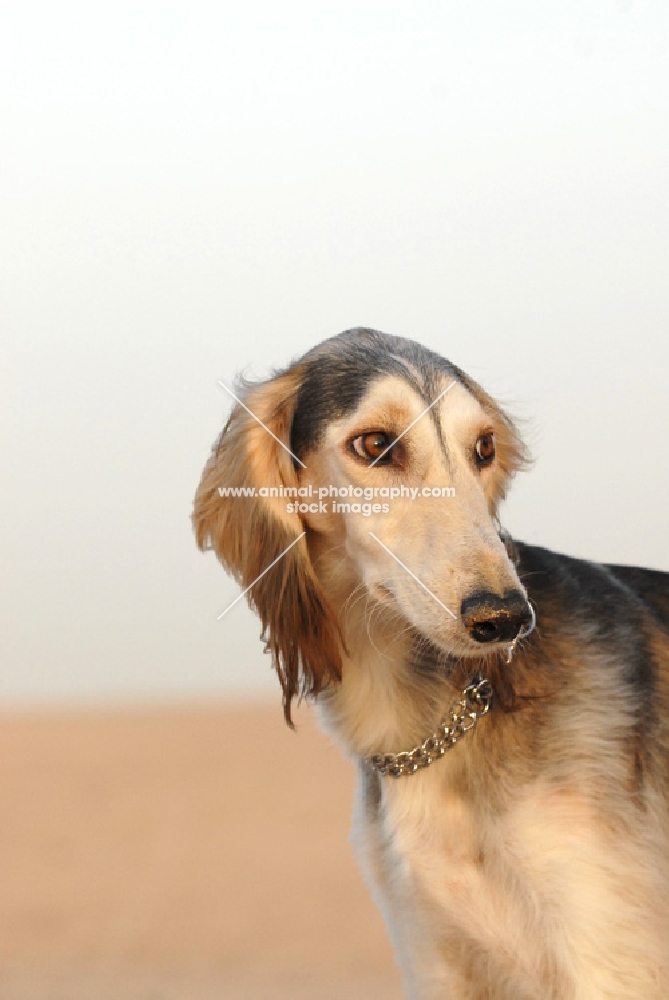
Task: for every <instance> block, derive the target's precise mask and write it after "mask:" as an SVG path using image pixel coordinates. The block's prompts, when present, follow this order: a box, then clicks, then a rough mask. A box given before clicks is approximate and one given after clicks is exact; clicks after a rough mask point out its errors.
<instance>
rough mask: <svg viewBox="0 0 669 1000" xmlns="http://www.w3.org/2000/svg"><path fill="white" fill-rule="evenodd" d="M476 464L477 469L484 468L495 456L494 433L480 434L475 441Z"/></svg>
mask: <svg viewBox="0 0 669 1000" xmlns="http://www.w3.org/2000/svg"><path fill="white" fill-rule="evenodd" d="M475 451H476V464H477V465H478V467H479V469H484V468H485V467H486V465H490V463H491V462H492V460H493V458H494V457H495V436H494V434H482V435H481V437H480V438H479V439H478V441H477V442H476V447H475Z"/></svg>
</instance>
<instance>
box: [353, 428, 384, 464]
mask: <svg viewBox="0 0 669 1000" xmlns="http://www.w3.org/2000/svg"><path fill="white" fill-rule="evenodd" d="M392 441H393V439H392V438H391V436H390V434H385V433H384V432H383V431H372V432H371V433H370V434H360V436H359V437H357V438H355V439H354V440H353V441H351V447H352V449H353V451H354V452H355V454H356V455H358V456H359V457H360V458H367V459H369V461H370V462H373V461H374V459H375V458H379V456H380V455H383V458H382V459H381V461H380V462H378V463H377V464H378V465H388V464H389V463H390V462H391V461H392V458H393V449H392V448H390V445H391V444H392ZM387 448H388V449H389V450H388V451H386V449H387ZM384 452H385V454H384Z"/></svg>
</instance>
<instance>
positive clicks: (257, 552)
mask: <svg viewBox="0 0 669 1000" xmlns="http://www.w3.org/2000/svg"><path fill="white" fill-rule="evenodd" d="M299 385H300V373H299V370H296V369H290V370H288V371H287V372H284V373H282V374H279V375H277V376H276V377H274V378H272V379H269V380H268V381H267V382H263V383H257V384H255V385H242V387H241V388H240V393H241V395H240V399H241V400H242V401H243V403H244V404H245V405H244V406H242V405H240V404H239V403H238V404H237V405H236V406H235V408H234V409H233V411H232V413H231V415H230V418H229V419H228V422H227V424H226V426H225V428H224V429H223V432H222V434H221V436H220V437H219V439H218V441H217V442H216V444H215V445H214V448H213V451H212V454H211V456H210V458H209V461H208V462H207V464H206V466H205V468H204V472H203V473H202V479H201V481H200V485H199V487H198V490H197V493H196V495H195V505H194V512H193V525H194V528H195V535H196V538H197V544H198V545H199V547H200V548H201V549H203V550H204V549H209V548H213V549H214V551H215V552H216V555H217V556H218V558H219V560H220V561H221V563H222V564H223V566H224V567H225V569H226V570H227V571H228V572H229V573H231V574H232V576H233V577H234V578H235V579H236V580H237V582H238V583H239V584H240V586H242V587H243V588H244V589H246V588H247V587H248V588H250V589H249V592H248V595H247V600H248V602H249V605H250V606H251V607H252V608H254V609H255V611H257V613H258V615H259V616H260V620H261V622H262V626H263V630H262V635H261V638H262V639H263V641H264V642H265V651H266V652H270V653H271V655H272V661H273V665H274V667H275V668H276V671H277V674H278V676H279V680H280V682H281V687H282V689H283V706H284V715H285V718H286V722H287V723H288V724H289V725H291V726H292V720H291V703H292V700H293V698H295V697H296V696H297V697H298V698H302V697H303V696H305V695H317V694H318V693H319V692H320V691H322V690H323V689H324V688H325V687H327V685H328V684H330V683H331V682H333V681H338V680H340V679H341V649H342V644H341V637H340V634H339V629H338V626H337V622H336V618H335V616H334V614H333V612H332V611H331V609H330V608H329V606H328V604H327V601H326V599H325V595H324V593H323V591H322V589H321V586H320V583H319V581H318V579H317V577H316V574H315V572H314V568H313V566H312V563H311V560H310V558H309V551H308V547H307V537H306V534H304V532H305V526H303V524H302V522H301V520H300V518H299V516H298V515H297V514H293V513H288V512H287V510H286V507H287V503H288V502H290V499H291V498H290V496H289V497H288V498H286V496H278V495H277V494H278V493H280V490H279V489H277V487H284V488H286V487H293V488H297V487H298V485H299V483H298V477H297V473H296V468H295V466H296V463H295V461H294V459H293V457H292V456H291V454H289V453H288V452H287V451H286V448H290V431H291V424H292V420H293V416H294V413H295V407H296V403H297V395H298V390H299ZM245 407H248V409H246V408H245ZM249 411H251V412H249ZM251 414H254V415H255V417H254V416H252V415H251ZM256 417H257V418H258V419H255V418H256ZM279 442H282V444H283V445H285V446H286V448H284V447H282V444H280V443H279ZM227 487H240V488H243V489H246V490H247V491H248V492H247V495H246V496H243V495H237V496H230V495H228V496H225V495H221V490H222V489H223V488H227ZM268 488H269V489H268ZM272 488H274V489H273V490H272ZM260 489H263V493H266V492H267V493H269V492H270V491H273V492H274V496H265V495H262V496H261V495H259V490H260ZM251 491H255V495H248V493H250V492H251ZM294 496H296V494H293V497H294ZM300 536H302V537H300ZM298 539H299V540H298ZM291 543H294V544H292V545H291ZM289 546H290V548H289ZM284 553H285V554H284ZM275 561H276V564H275V565H272V564H273V563H275ZM270 566H271V569H268V567H270ZM265 571H267V572H265ZM263 574H264V575H263Z"/></svg>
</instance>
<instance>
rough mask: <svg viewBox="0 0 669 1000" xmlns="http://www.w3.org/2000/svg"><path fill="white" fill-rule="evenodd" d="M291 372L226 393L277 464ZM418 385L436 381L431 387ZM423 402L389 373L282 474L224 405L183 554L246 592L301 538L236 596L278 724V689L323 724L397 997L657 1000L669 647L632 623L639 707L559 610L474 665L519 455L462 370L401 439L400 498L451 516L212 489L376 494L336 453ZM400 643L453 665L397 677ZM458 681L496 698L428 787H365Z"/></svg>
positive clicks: (664, 985)
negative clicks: (395, 974)
mask: <svg viewBox="0 0 669 1000" xmlns="http://www.w3.org/2000/svg"><path fill="white" fill-rule="evenodd" d="M460 374H461V373H460ZM303 375H304V370H303V368H302V367H301V366H300V364H298V365H296V366H294V367H293V368H292V369H289V371H288V372H287V373H284V374H283V375H280V376H277V377H276V378H275V379H273V380H270V381H269V382H268V383H265V384H263V385H260V386H258V387H254V388H251V389H247V391H246V393H245V396H244V401H245V402H246V404H247V405H248V406H249V407H250V408H251V409H252V410H253V412H255V413H256V414H257V415H258V416H259V417H260V419H261V420H263V422H264V423H266V424H267V425H268V426H269V427H270V428H271V429H272V430H273V431H274V433H275V434H277V436H278V437H280V439H281V440H282V441H283V442H284V443H285V444H287V445H288V446H290V426H291V420H292V417H293V414H294V410H295V406H296V400H297V393H298V391H299V386H300V382H301V379H302V378H303ZM437 382H438V385H439V386H441V387H444V386H445V385H446V384H447V376H445V375H443V376H442V375H440V376H439V377H438V378H437ZM424 406H425V403H424V400H423V399H421V398H420V397H419V396H418V395H417V394H416V392H415V391H414V390H413V389H412V387H411V385H409V384H408V383H407V382H406V381H405V380H403V378H402V377H400V376H398V375H394V374H392V373H391V374H384V375H383V376H382V377H379V378H375V379H374V380H372V381H371V382H370V385H369V388H368V390H367V391H366V392H364V393H363V395H362V396H361V398H360V399H359V401H358V403H357V405H356V406H355V408H354V409H353V411H352V412H349V413H347V414H345V415H344V416H341V417H340V418H339V419H336V420H333V421H331V422H330V423H329V424H328V426H327V427H326V429H325V431H324V433H323V435H322V438H321V439H320V440H319V441H318V443H317V445H316V446H315V447H314V448H313V449H312V450H311V451H310V452H309V453H308V454H304V455H302V456H300V457H301V458H302V459H303V460H304V463H305V465H306V469H301V468H297V467H296V464H295V463H294V462H293V461H292V460H291V458H290V456H289V455H288V454H286V452H285V451H284V450H283V449H282V448H280V447H279V446H278V445H277V444H276V442H275V441H273V439H272V438H271V437H270V436H269V435H268V434H267V433H266V431H265V430H263V428H262V427H260V426H259V425H258V424H257V423H256V422H255V421H254V420H253V418H252V417H250V416H249V415H248V414H247V413H246V412H245V411H244V410H243V409H241V408H240V407H236V408H235V409H234V410H233V413H232V416H231V417H230V420H229V422H228V424H227V426H226V428H225V430H224V432H223V434H222V435H221V438H220V439H219V441H218V443H217V445H216V446H215V448H214V451H213V454H212V456H211V458H210V460H209V462H208V464H207V466H206V468H205V471H204V474H203V477H202V482H201V484H200V487H199V489H198V493H197V496H196V502H195V515H194V523H195V528H196V533H197V540H198V544H199V545H200V546H201V547H206V546H207V545H208V544H209V543H210V542H211V544H212V545H213V547H214V549H215V551H216V553H217V555H218V557H219V559H220V560H221V561H222V563H223V564H224V566H225V567H226V568H227V569H228V570H229V571H230V572H231V573H233V574H234V575H235V577H236V579H237V580H238V581H239V583H240V584H241V585H242V586H244V587H247V586H249V585H250V584H251V583H252V581H253V580H254V579H255V578H256V577H257V576H258V575H259V574H260V573H261V572H262V570H263V569H264V567H266V566H267V565H268V564H269V563H270V562H271V561H272V560H273V559H274V558H275V557H276V556H277V555H278V554H279V553H280V552H281V551H282V549H284V548H285V547H286V545H288V544H289V543H290V541H291V540H292V539H294V538H296V537H297V536H298V535H299V533H300V532H301V531H303V530H304V531H306V535H305V537H304V538H303V539H302V540H301V541H300V542H299V543H298V545H296V546H295V547H294V548H293V549H291V551H290V553H288V555H287V556H286V557H285V558H284V559H283V560H281V561H280V562H279V563H278V564H277V566H276V567H275V568H274V569H273V570H272V571H271V572H270V573H269V574H267V576H266V577H264V578H263V580H261V581H260V583H258V584H257V587H256V588H252V590H251V592H250V595H249V596H250V600H251V602H252V604H253V605H254V606H255V607H256V609H257V610H258V612H259V614H260V617H261V620H262V623H263V629H264V635H265V638H266V641H267V644H268V646H269V648H270V649H271V651H272V653H273V655H274V660H275V664H276V667H277V670H278V673H279V677H280V679H281V683H282V687H283V691H284V705H285V710H286V717H287V718H290V702H291V699H292V698H293V697H294V696H295V695H299V694H310V695H313V696H316V695H318V699H317V701H318V705H319V707H320V711H321V716H322V720H323V724H324V725H325V726H326V727H327V728H328V729H329V730H330V731H331V732H332V733H333V734H334V736H335V737H336V739H337V740H338V741H339V743H340V744H341V746H342V748H343V749H344V751H345V752H346V753H347V754H348V755H349V756H351V757H352V759H353V760H354V761H355V762H356V763H357V766H358V769H359V773H360V785H359V795H358V799H357V803H356V810H355V819H354V843H355V846H356V849H357V852H358V855H359V857H360V860H361V863H362V866H363V870H364V871H365V873H366V876H367V878H368V880H369V882H370V887H371V889H372V891H373V893H374V895H375V898H376V899H377V901H378V903H379V905H380V907H381V909H382V911H383V913H384V916H385V918H386V921H387V924H388V928H389V932H390V935H391V938H392V940H393V943H394V945H395V948H396V952H397V956H398V960H399V961H400V964H401V966H402V969H403V972H404V975H405V982H406V990H407V996H408V997H410V998H413V1000H433V998H434V1000H436V998H440V1000H665V998H666V997H667V996H669V904H668V900H669V846H668V836H667V831H668V829H669V822H668V816H667V794H668V785H669V776H668V770H667V758H668V754H667V748H668V746H669V731H668V725H669V724H668V723H667V721H666V720H667V719H669V694H668V687H667V677H668V676H669V639H668V636H667V633H666V631H665V630H664V628H663V627H661V626H660V625H659V623H657V622H656V621H655V619H651V618H650V617H646V618H644V619H643V621H644V633H643V635H644V641H647V644H648V650H649V656H651V657H652V662H653V663H654V664H655V666H654V668H653V669H654V674H655V676H656V687H655V689H654V695H653V697H654V703H653V708H652V710H648V709H647V708H645V707H644V704H645V703H642V697H643V694H642V692H641V689H639V693H635V689H632V688H631V687H630V685H629V683H628V680H627V674H626V670H627V663H626V660H625V658H624V657H622V656H618V655H617V651H616V648H615V647H611V649H610V650H608V651H605V649H606V647H605V646H602V642H603V641H604V640H603V639H602V638H601V629H597V628H596V627H595V625H594V623H593V625H592V627H590V626H589V625H588V623H587V621H585V620H584V618H583V615H580V616H579V609H578V607H576V608H575V609H574V613H573V614H571V615H570V616H569V617H565V615H564V613H563V612H562V611H561V610H559V606H558V604H555V609H557V610H555V609H554V607H553V603H552V597H551V598H550V599H546V600H545V603H544V606H543V608H540V609H539V611H538V623H537V629H536V632H535V634H534V635H533V636H531V637H530V639H528V640H525V641H524V642H523V643H521V644H520V646H519V649H518V650H517V652H516V655H515V657H514V660H513V661H512V665H511V666H508V665H507V664H506V662H505V659H504V656H503V655H502V653H503V651H499V650H495V651H493V652H492V653H490V654H488V655H487V656H485V657H483V656H482V654H481V651H480V649H477V648H475V644H474V643H473V642H472V640H471V639H470V638H469V636H468V635H467V633H466V630H465V629H464V627H463V623H462V621H461V620H460V618H459V615H458V610H459V608H460V605H461V602H462V600H463V598H464V597H466V596H467V595H468V594H469V593H471V592H472V591H475V590H477V589H480V588H487V589H489V590H491V591H494V592H496V593H503V592H504V591H505V590H507V589H508V588H517V589H520V590H521V591H522V592H524V582H525V581H524V580H523V578H522V573H521V574H520V578H519V574H518V571H517V566H516V562H517V557H518V552H517V550H515V549H514V545H513V543H511V542H508V543H507V544H505V543H504V542H503V541H502V540H501V539H500V537H499V534H498V531H497V521H496V518H497V507H498V504H499V501H500V499H501V498H502V497H503V496H504V494H505V491H506V489H507V487H508V483H509V479H510V477H511V476H512V475H513V473H514V472H515V471H516V470H517V469H518V468H521V467H523V465H525V464H526V463H527V453H526V451H525V449H524V446H523V444H522V442H521V440H520V438H519V437H518V435H517V432H516V430H515V428H514V426H513V424H512V423H511V421H510V420H509V419H508V417H507V416H506V415H505V414H504V413H503V412H502V411H501V410H500V409H499V407H497V405H496V404H495V403H494V401H493V400H492V399H491V398H490V397H489V396H487V395H486V394H485V393H484V392H483V390H481V389H480V388H479V387H478V386H477V385H476V384H475V383H474V382H472V381H471V380H470V379H468V378H467V377H466V376H464V375H463V376H462V378H461V380H460V381H459V382H458V384H457V385H456V386H455V387H454V388H453V389H452V390H451V391H449V393H448V394H447V395H446V396H444V398H443V400H441V401H440V403H439V404H438V407H436V408H435V409H436V410H437V412H436V413H435V421H433V420H432V418H430V417H424V418H421V419H420V420H419V421H418V422H417V423H416V425H415V427H413V428H412V429H411V430H410V431H409V432H408V434H407V435H406V436H405V437H404V438H403V439H402V440H403V445H404V448H405V452H406V455H407V456H408V459H407V462H408V464H407V466H406V468H404V469H403V471H402V475H403V476H405V478H406V480H407V481H408V482H409V481H410V482H412V483H416V484H424V483H429V484H431V485H437V484H453V485H454V486H455V488H456V496H455V497H454V498H453V499H447V500H442V499H439V500H437V499H425V500H424V501H422V502H421V503H411V502H408V501H396V502H395V503H394V504H393V506H392V510H391V512H390V513H389V514H388V515H382V514H376V515H371V516H370V517H367V518H362V517H361V516H360V515H354V514H339V513H337V514H335V513H331V512H328V513H309V514H306V515H304V517H299V516H298V515H296V514H287V513H286V511H285V501H270V500H268V499H264V500H263V499H260V498H257V499H254V500H244V501H242V500H240V499H235V500H229V499H222V498H220V497H219V495H218V492H217V490H218V487H219V486H220V485H244V484H252V485H256V486H260V485H271V484H272V483H274V484H279V483H283V484H284V485H297V484H298V483H299V484H302V485H308V484H309V483H311V484H312V485H314V486H316V485H319V484H324V483H327V484H333V485H341V486H343V485H346V484H347V483H353V484H355V485H359V486H362V487H364V486H368V485H374V484H378V483H380V482H393V481H396V478H395V479H393V477H397V473H396V472H395V471H393V470H391V469H388V468H382V467H381V468H379V467H372V468H366V467H364V465H361V464H360V463H359V462H356V461H355V459H354V458H353V457H352V456H351V453H350V448H349V447H348V445H347V443H348V442H350V441H351V439H352V437H354V436H355V435H356V434H362V433H365V432H369V431H371V430H374V429H378V428H382V429H383V430H384V431H387V432H389V433H390V434H391V435H394V436H397V435H399V434H401V433H402V432H403V430H404V429H405V428H406V427H407V426H408V425H409V424H410V423H411V421H412V420H413V419H414V418H415V417H416V416H417V415H418V414H419V413H420V412H421V411H422V410H423V409H424ZM488 430H492V431H494V434H495V438H496V442H497V458H496V461H495V463H494V466H493V467H491V468H489V469H485V470H482V471H481V472H476V471H475V470H474V469H473V468H472V463H471V444H472V441H475V440H476V438H477V435H479V434H481V433H486V432H487V431H488ZM440 435H441V439H440ZM296 468H297V471H296ZM370 531H371V532H374V534H376V535H377V537H379V538H381V539H382V540H383V542H384V543H385V544H386V545H387V546H388V547H389V548H390V549H391V551H392V552H393V553H395V554H396V555H397V557H398V558H400V559H401V560H402V562H404V563H405V565H407V566H409V567H410V568H411V569H412V571H413V572H414V573H415V574H416V575H417V576H418V577H419V579H420V580H421V581H423V582H424V583H425V584H426V585H427V586H428V587H429V588H430V590H431V591H432V594H433V595H435V596H436V597H437V598H438V599H439V601H441V602H443V604H444V605H446V607H448V608H452V610H453V611H454V612H455V616H456V617H455V619H453V618H450V617H448V615H447V614H446V613H445V612H444V611H443V610H442V609H441V608H440V606H439V604H438V603H437V601H435V600H434V599H433V598H432V597H431V596H430V595H429V594H427V593H425V591H424V590H423V589H421V588H420V587H419V586H418V585H417V584H416V583H415V581H413V580H412V578H411V577H410V576H409V575H408V574H407V573H406V572H405V571H404V570H403V569H402V568H401V567H400V566H398V565H397V564H396V563H395V562H393V560H392V559H391V558H390V557H389V556H388V555H387V553H386V552H384V550H383V549H382V548H381V547H380V546H379V545H378V543H377V542H375V541H374V539H373V538H372V537H371V535H370ZM530 582H531V581H530V580H529V579H528V580H527V584H528V587H529V584H530ZM548 593H549V595H550V590H549V591H548ZM557 593H558V592H557V591H556V597H555V601H556V602H557V601H558V596H557ZM326 595H327V596H326ZM635 607H636V606H635ZM420 636H424V637H429V640H430V643H434V644H435V646H436V647H437V648H439V649H441V650H445V651H448V652H449V654H450V656H451V666H450V668H448V669H447V668H446V667H444V668H443V669H421V668H420V666H418V667H417V666H416V665H415V664H412V660H411V657H412V655H413V652H412V651H415V649H416V642H417V637H420ZM640 641H641V637H640ZM419 648H420V645H419ZM426 649H427V646H426ZM428 652H429V650H428ZM477 664H481V665H482V666H484V668H485V671H486V673H487V675H488V676H489V677H490V679H491V681H492V683H493V686H494V688H495V692H496V696H497V700H496V703H495V710H494V711H492V712H491V713H490V714H489V715H488V716H486V717H485V718H484V719H482V720H480V722H479V724H478V726H477V727H476V729H475V730H474V731H473V732H470V733H468V734H467V735H466V736H465V737H464V738H463V739H462V740H461V742H460V743H459V744H458V745H457V747H455V748H454V749H453V750H452V751H449V752H448V753H447V755H446V757H445V758H444V759H442V760H440V761H438V762H436V763H435V764H433V765H432V767H430V768H429V769H427V770H424V771H419V772H418V773H416V774H415V775H413V776H410V777H404V778H400V779H398V780H394V779H392V778H390V777H380V776H379V775H378V774H376V773H375V772H373V771H371V770H370V768H369V766H368V765H367V763H366V759H367V758H368V757H369V756H370V755H372V754H375V753H380V752H385V751H388V750H399V749H405V748H410V747H412V746H414V745H415V744H416V743H418V742H420V741H421V740H422V739H424V738H425V737H426V736H427V735H429V734H430V733H431V732H432V731H433V730H434V729H435V728H436V726H437V724H438V723H439V721H440V719H441V718H442V716H443V714H444V711H445V710H446V708H447V707H448V705H449V704H450V703H451V702H452V700H453V699H454V698H455V697H457V696H458V693H459V691H460V689H461V687H462V685H463V684H464V683H465V682H466V680H467V679H468V677H470V676H471V674H472V673H473V672H474V669H475V668H476V666H477ZM639 719H641V720H642V722H641V723H640V722H639ZM651 731H652V738H650V737H649V732H651Z"/></svg>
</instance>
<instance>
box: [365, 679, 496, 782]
mask: <svg viewBox="0 0 669 1000" xmlns="http://www.w3.org/2000/svg"><path fill="white" fill-rule="evenodd" d="M492 697H493V690H492V685H491V683H490V681H488V680H486V678H485V677H480V676H479V677H477V678H475V679H474V680H473V681H471V683H470V684H468V685H467V687H466V688H464V690H463V692H462V697H461V698H460V699H459V700H458V701H454V702H453V704H452V705H451V708H450V711H449V712H448V714H447V715H445V716H444V718H443V719H442V720H441V722H440V723H439V727H438V729H437V730H436V731H435V732H434V733H432V735H431V736H428V737H427V739H426V740H423V742H422V743H421V744H420V745H419V746H417V747H414V748H413V750H401V751H400V752H399V753H383V754H375V756H374V757H368V758H367V762H368V764H369V765H370V767H372V768H373V769H374V770H375V771H378V772H379V774H384V775H385V774H389V775H390V776H391V777H393V778H401V777H402V776H403V775H405V774H406V775H408V774H415V773H416V771H418V770H419V769H420V768H423V767H429V766H430V764H433V763H434V762H435V760H439V759H440V758H441V757H443V756H444V754H445V753H446V751H447V750H450V749H451V748H452V747H454V746H455V744H456V743H457V742H458V740H459V739H461V737H462V736H464V734H465V733H467V732H469V730H470V729H473V728H474V726H475V725H476V723H477V722H478V720H479V719H480V717H481V716H482V715H485V714H486V713H487V712H488V710H489V709H490V706H491V704H492Z"/></svg>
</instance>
